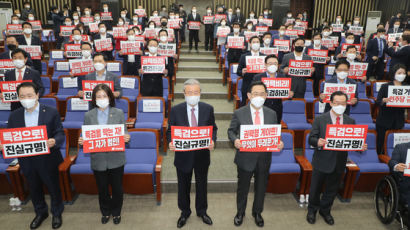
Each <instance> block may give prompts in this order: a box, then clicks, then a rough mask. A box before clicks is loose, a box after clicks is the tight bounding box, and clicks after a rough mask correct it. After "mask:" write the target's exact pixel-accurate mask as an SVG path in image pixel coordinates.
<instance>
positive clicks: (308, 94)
mask: <svg viewBox="0 0 410 230" xmlns="http://www.w3.org/2000/svg"><path fill="white" fill-rule="evenodd" d="M304 99H305V100H306V102H307V103H312V102H313V101H314V100H315V99H316V98H315V95H313V80H310V79H306V91H305V97H304Z"/></svg>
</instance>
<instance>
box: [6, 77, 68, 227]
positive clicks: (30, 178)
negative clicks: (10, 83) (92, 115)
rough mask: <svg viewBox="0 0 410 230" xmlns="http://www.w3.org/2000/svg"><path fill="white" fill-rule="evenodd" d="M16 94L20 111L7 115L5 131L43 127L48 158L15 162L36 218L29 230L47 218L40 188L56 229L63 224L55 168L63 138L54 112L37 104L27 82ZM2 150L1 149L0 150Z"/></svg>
mask: <svg viewBox="0 0 410 230" xmlns="http://www.w3.org/2000/svg"><path fill="white" fill-rule="evenodd" d="M17 93H18V96H19V98H20V101H21V103H22V104H23V106H24V108H19V109H17V110H15V111H13V112H12V113H11V114H10V117H9V120H8V124H7V128H21V127H31V126H39V125H45V126H46V127H47V137H48V138H49V139H48V140H47V146H48V148H49V149H50V154H45V155H38V156H31V157H22V158H19V165H20V167H21V170H22V172H23V174H24V176H25V178H26V179H27V180H26V181H27V183H28V187H29V190H30V196H31V200H32V203H33V205H34V211H35V213H36V217H35V218H34V219H33V221H32V222H31V224H30V229H36V228H38V227H39V226H40V225H41V223H42V222H43V221H44V220H45V219H46V218H47V217H48V207H47V203H46V202H45V199H44V185H45V186H46V188H47V190H48V192H49V194H50V197H51V213H52V214H53V220H52V227H53V229H57V228H59V227H60V226H61V225H62V223H63V221H62V217H61V214H62V213H63V210H64V204H63V200H62V197H61V191H60V183H59V177H58V166H59V164H60V163H62V162H63V158H62V156H61V153H60V146H61V145H62V144H63V142H64V139H65V135H64V130H63V126H62V124H61V119H60V114H59V113H58V111H57V110H56V109H55V108H52V107H49V106H47V105H42V104H39V102H38V99H39V97H40V94H39V91H38V87H37V86H36V85H35V84H34V83H31V82H24V83H22V84H20V85H19V86H18V87H17ZM0 147H1V148H2V146H0Z"/></svg>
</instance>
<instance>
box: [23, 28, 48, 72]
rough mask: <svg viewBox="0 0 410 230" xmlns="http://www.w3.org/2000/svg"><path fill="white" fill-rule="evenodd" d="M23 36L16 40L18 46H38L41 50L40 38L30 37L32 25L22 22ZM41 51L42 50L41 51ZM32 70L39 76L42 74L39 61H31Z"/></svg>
mask: <svg viewBox="0 0 410 230" xmlns="http://www.w3.org/2000/svg"><path fill="white" fill-rule="evenodd" d="M22 27H23V35H22V36H20V37H19V38H18V40H17V41H18V44H19V45H27V46H40V47H41V48H42V42H41V40H40V38H38V37H36V36H34V35H32V32H33V30H32V28H33V27H32V25H31V24H30V23H29V22H23V24H22ZM41 50H43V49H41ZM33 66H34V69H36V70H37V71H38V72H39V73H40V74H41V73H42V69H43V68H42V65H41V59H39V60H33Z"/></svg>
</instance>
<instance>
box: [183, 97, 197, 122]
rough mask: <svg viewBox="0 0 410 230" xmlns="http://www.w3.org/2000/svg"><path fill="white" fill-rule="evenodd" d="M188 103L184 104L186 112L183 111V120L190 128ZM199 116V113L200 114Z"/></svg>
mask: <svg viewBox="0 0 410 230" xmlns="http://www.w3.org/2000/svg"><path fill="white" fill-rule="evenodd" d="M187 106H188V105H187V103H186V102H185V103H184V111H183V115H182V116H183V119H184V123H185V124H186V126H188V127H189V121H188V114H187ZM198 114H199V113H198Z"/></svg>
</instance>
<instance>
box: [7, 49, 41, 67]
mask: <svg viewBox="0 0 410 230" xmlns="http://www.w3.org/2000/svg"><path fill="white" fill-rule="evenodd" d="M24 52H25V51H24ZM26 53H27V52H26ZM27 55H28V58H27V62H26V65H28V66H31V67H33V68H34V64H33V60H31V56H30V54H29V53H27ZM0 59H13V58H11V52H10V51H4V52H3V53H0Z"/></svg>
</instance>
